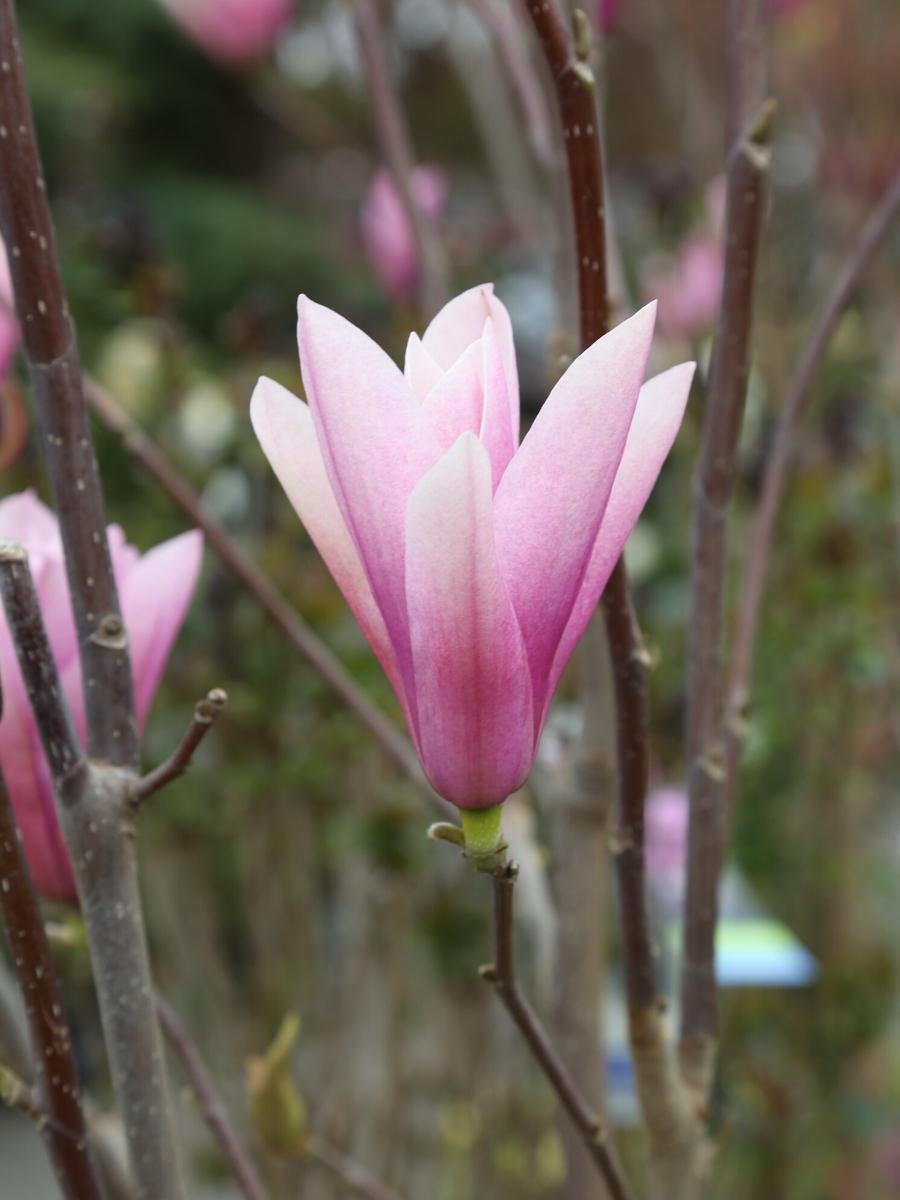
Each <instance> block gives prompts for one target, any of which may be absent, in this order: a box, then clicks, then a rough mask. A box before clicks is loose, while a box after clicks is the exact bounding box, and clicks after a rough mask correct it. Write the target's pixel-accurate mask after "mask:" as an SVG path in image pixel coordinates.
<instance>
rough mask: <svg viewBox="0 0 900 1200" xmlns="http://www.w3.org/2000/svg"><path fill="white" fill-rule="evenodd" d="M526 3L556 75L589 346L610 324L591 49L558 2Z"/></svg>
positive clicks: (583, 331)
mask: <svg viewBox="0 0 900 1200" xmlns="http://www.w3.org/2000/svg"><path fill="white" fill-rule="evenodd" d="M523 3H524V6H525V9H526V11H527V13H528V15H529V17H530V18H531V23H532V25H533V26H534V29H535V32H536V33H537V36H538V40H539V42H540V45H541V49H542V51H543V54H544V58H545V60H546V62H547V66H548V68H549V70H550V74H551V76H552V79H553V86H554V89H555V94H556V101H557V108H558V110H559V119H560V122H561V124H562V133H563V141H564V143H565V148H566V164H567V169H568V175H569V192H570V199H571V203H572V215H573V219H574V223H575V242H576V245H575V250H576V255H577V259H578V311H579V317H580V325H581V346H582V349H586V348H587V347H588V346H590V345H592V344H593V343H594V342H595V341H596V340H597V338H599V337H602V336H603V334H604V333H606V331H607V330H608V328H609V301H608V297H607V283H606V222H605V212H604V198H603V167H602V159H601V156H600V135H599V126H598V117H597V104H596V97H595V91H594V76H593V73H592V71H591V68H590V65H589V62H588V57H589V53H590V47H589V46H588V45H581V46H579V47H578V48H577V49H576V46H575V44H574V41H573V38H572V36H571V34H570V33H569V30H568V29H567V28H566V26H565V24H564V23H563V20H562V17H561V15H560V12H559V9H558V8H557V5H556V0H523ZM579 36H580V40H581V41H582V42H584V40H585V39H586V38H587V37H588V27H587V25H586V24H585V22H584V19H583V18H582V19H581V20H580V21H579Z"/></svg>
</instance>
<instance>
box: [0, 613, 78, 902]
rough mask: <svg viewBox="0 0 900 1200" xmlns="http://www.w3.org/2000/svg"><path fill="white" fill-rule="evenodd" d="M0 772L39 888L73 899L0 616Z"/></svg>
mask: <svg viewBox="0 0 900 1200" xmlns="http://www.w3.org/2000/svg"><path fill="white" fill-rule="evenodd" d="M0 675H2V679H3V716H2V718H0V768H2V773H3V780H4V782H5V785H6V789H7V791H8V793H9V798H10V801H11V802H12V806H13V810H14V812H15V815H16V824H17V825H18V827H19V831H20V833H21V835H22V844H23V846H24V847H25V855H26V858H27V859H28V866H29V868H30V870H31V874H32V877H33V878H34V882H35V884H36V886H37V887H38V889H39V890H40V891H41V892H42V893H43V894H44V895H45V896H48V897H50V898H51V899H54V900H74V899H75V894H76V893H75V880H74V877H73V875H72V868H71V865H70V863H69V855H68V851H67V850H66V846H65V842H64V841H63V836H62V830H61V828H60V825H59V819H58V817H57V815H56V806H55V802H54V799H53V785H52V782H51V779H50V771H49V769H48V767H47V763H46V759H45V758H44V751H43V747H42V746H41V743H40V738H39V736H38V731H37V727H36V725H35V723H34V717H33V716H32V714H31V706H30V704H29V701H28V695H27V692H26V690H25V684H24V681H23V679H22V675H21V672H20V670H19V664H18V662H17V660H16V654H15V649H14V647H13V643H12V638H11V637H10V635H9V632H8V629H7V627H6V622H5V619H4V618H3V616H2V615H0Z"/></svg>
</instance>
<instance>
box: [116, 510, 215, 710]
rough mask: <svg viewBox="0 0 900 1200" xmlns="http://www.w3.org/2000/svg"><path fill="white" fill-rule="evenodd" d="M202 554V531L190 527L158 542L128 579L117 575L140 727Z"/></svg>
mask: <svg viewBox="0 0 900 1200" xmlns="http://www.w3.org/2000/svg"><path fill="white" fill-rule="evenodd" d="M202 558H203V535H202V534H201V533H199V532H198V531H197V530H190V531H189V532H188V533H182V534H181V535H180V536H179V537H175V538H172V539H171V540H170V541H168V542H163V543H162V544H161V545H159V546H155V547H154V548H153V549H152V550H150V551H148V553H147V554H145V555H143V556H142V557H141V558H140V559H139V560H138V561H137V563H136V564H134V565H133V566H132V567H131V569H130V570H129V571H128V572H127V574H126V575H125V576H124V578H121V577H120V578H118V579H117V583H118V584H119V595H120V600H121V603H122V615H123V617H124V618H125V628H126V629H127V630H128V642H129V647H130V651H131V670H132V674H133V677H134V701H135V709H136V716H137V722H138V726H139V727H140V726H142V725H143V723H144V720H145V718H146V716H147V711H148V709H149V708H150V704H151V701H152V700H153V696H154V694H155V692H156V689H157V686H158V685H159V681H160V677H161V676H162V672H163V668H164V667H165V665H166V661H167V660H168V657H169V652H170V650H171V649H172V645H173V643H174V641H175V638H176V637H177V635H178V631H179V630H180V629H181V626H182V623H183V621H184V618H185V616H186V614H187V610H188V607H189V605H190V602H191V597H192V596H193V594H194V588H195V587H196V585H197V577H198V575H199V574H200V564H201V561H202ZM114 565H115V563H114Z"/></svg>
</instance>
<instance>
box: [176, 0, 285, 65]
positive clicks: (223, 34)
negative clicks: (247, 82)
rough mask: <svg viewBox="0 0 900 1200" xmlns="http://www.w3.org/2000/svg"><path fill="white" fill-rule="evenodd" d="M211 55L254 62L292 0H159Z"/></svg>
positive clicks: (228, 60) (271, 43)
mask: <svg viewBox="0 0 900 1200" xmlns="http://www.w3.org/2000/svg"><path fill="white" fill-rule="evenodd" d="M160 3H161V4H162V5H163V7H164V8H165V9H166V10H167V11H168V12H169V13H170V15H171V16H172V18H173V19H174V20H175V21H176V22H177V23H178V24H179V25H180V26H181V28H182V29H183V30H184V32H185V33H186V34H187V35H188V37H190V38H191V39H192V40H193V41H194V42H196V43H197V45H198V46H199V47H200V49H201V50H203V51H204V52H205V53H206V54H208V55H209V57H210V58H214V59H216V60H217V61H218V62H221V63H224V64H225V65H226V66H240V65H242V64H244V63H250V62H254V61H256V60H257V59H259V58H263V57H265V55H266V54H268V53H269V51H270V50H271V49H272V47H273V46H274V45H275V42H276V41H277V39H278V35H279V34H280V33H281V31H282V29H283V28H284V26H285V24H286V23H287V20H288V18H289V17H290V15H291V11H292V9H293V6H294V5H293V0H160Z"/></svg>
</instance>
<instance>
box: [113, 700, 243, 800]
mask: <svg viewBox="0 0 900 1200" xmlns="http://www.w3.org/2000/svg"><path fill="white" fill-rule="evenodd" d="M227 703H228V693H227V692H225V691H224V690H223V689H222V688H213V689H212V691H211V692H209V693H208V694H207V696H206V698H205V699H203V700H198V701H197V703H196V705H195V706H194V715H193V716H192V717H191V723H190V725H188V727H187V729H186V730H185V734H184V737H183V738H182V739H181V742H180V743H179V745H178V746H177V748H176V749H175V750H174V751H173V753H172V754H170V755H169V757H168V758H167V759H166V761H165V762H162V763H160V764H159V766H158V767H154V768H153V770H152V771H148V772H147V774H146V775H145V776H144V777H143V778H142V779H140V780H139V781H138V783H137V786H136V787H135V789H134V792H133V794H132V799H131V802H132V805H133V806H134V807H135V808H140V806H141V805H142V804H143V803H144V801H145V800H146V799H147V798H148V797H149V796H152V795H153V793H154V792H158V791H159V790H160V788H164V787H165V786H166V784H167V783H171V782H172V780H173V779H177V778H178V776H179V775H183V774H184V773H185V771H186V770H187V769H188V767H189V766H190V765H191V759H192V758H193V757H194V751H195V750H196V749H197V747H198V746H199V745H200V743H201V742H202V741H203V739H204V738H205V737H206V735H207V734H208V733H209V731H210V729H212V727H213V725H214V724H215V722H216V720H217V719H218V717H219V715H220V713H221V712H222V709H223V708H224V707H225V705H226V704H227Z"/></svg>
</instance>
